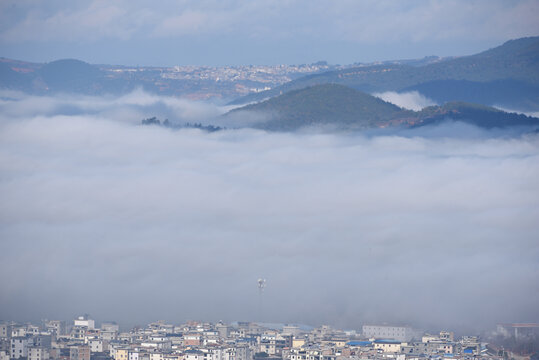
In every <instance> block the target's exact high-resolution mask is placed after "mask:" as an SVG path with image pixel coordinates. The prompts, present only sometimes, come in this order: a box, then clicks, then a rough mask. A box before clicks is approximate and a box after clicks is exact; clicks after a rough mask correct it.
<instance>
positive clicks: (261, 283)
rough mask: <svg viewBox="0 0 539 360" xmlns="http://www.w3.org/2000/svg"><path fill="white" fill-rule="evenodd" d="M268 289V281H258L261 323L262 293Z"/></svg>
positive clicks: (259, 318)
mask: <svg viewBox="0 0 539 360" xmlns="http://www.w3.org/2000/svg"><path fill="white" fill-rule="evenodd" d="M265 287H266V279H262V278H260V279H258V321H261V320H262V319H261V314H262V293H263V292H264V288H265Z"/></svg>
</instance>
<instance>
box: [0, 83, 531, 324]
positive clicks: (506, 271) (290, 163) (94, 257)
mask: <svg viewBox="0 0 539 360" xmlns="http://www.w3.org/2000/svg"><path fill="white" fill-rule="evenodd" d="M384 96H389V97H391V98H393V99H394V101H400V102H401V103H407V104H408V106H409V107H413V106H418V105H417V104H414V102H417V103H418V104H421V103H422V102H424V101H425V99H424V98H420V97H418V96H417V94H408V95H405V96H403V98H402V99H400V100H399V99H395V97H396V95H395V94H389V95H388V94H386V95H384ZM157 110H159V111H161V112H160V113H159V112H156V111H157ZM223 111H224V109H222V108H219V107H216V106H214V105H211V104H204V103H193V102H189V101H186V100H182V99H176V98H168V97H158V96H155V95H151V94H147V93H144V92H143V91H140V90H139V91H135V92H133V93H131V94H127V95H124V96H120V97H110V96H109V97H88V96H77V95H66V94H64V95H62V96H58V97H52V96H50V97H49V96H30V95H25V94H21V93H16V92H10V91H2V92H1V93H0V174H1V175H0V198H1V199H2V201H1V202H0V239H1V249H2V250H1V251H0V287H1V288H2V291H1V292H0V319H6V320H16V321H39V320H40V319H43V318H49V319H51V318H52V319H65V320H70V319H72V318H74V317H75V316H77V315H80V314H85V313H88V314H90V315H92V316H93V317H94V318H95V319H96V320H98V321H105V320H114V321H118V322H119V323H120V324H121V325H122V326H123V327H124V328H129V327H130V326H133V325H136V324H139V325H143V324H145V323H148V322H151V321H155V320H158V319H165V320H167V321H169V322H171V323H176V324H178V323H181V322H183V321H185V320H188V319H195V320H208V321H218V320H224V321H238V320H239V321H266V322H283V323H302V324H307V325H312V326H317V325H321V324H330V325H333V326H337V327H340V328H347V329H356V330H358V329H360V326H361V325H362V324H365V323H382V322H387V323H391V324H396V325H400V324H409V325H413V326H416V327H419V328H423V329H433V330H440V329H452V330H461V331H478V330H483V329H486V330H489V329H494V325H495V324H496V323H498V322H538V321H539V308H538V307H537V304H538V303H539V283H538V282H537V279H538V278H539V266H538V262H537V259H539V243H538V242H537V234H538V233H539V225H538V222H537V219H538V218H539V206H538V204H539V187H538V186H537V178H538V177H539V166H538V164H539V135H537V133H535V134H523V135H522V134H509V133H507V132H501V131H499V130H498V131H485V130H481V129H478V128H475V127H473V126H469V125H465V124H459V123H449V124H446V125H443V126H438V127H427V128H423V129H420V130H415V131H411V130H402V131H396V132H395V131H393V132H392V131H387V132H384V131H382V132H378V133H377V132H374V133H370V134H323V133H318V132H309V131H304V132H299V133H267V132H263V131H258V130H250V129H240V130H226V131H221V132H215V133H205V132H202V131H199V130H195V129H184V130H178V131H172V130H170V129H166V128H162V127H157V126H138V125H139V124H140V119H143V118H145V117H148V116H153V115H158V116H159V117H160V118H161V119H163V117H162V116H164V115H167V116H168V115H170V114H176V116H178V117H181V118H182V119H184V120H188V121H191V122H197V121H202V120H204V119H208V118H210V117H215V115H218V114H220V113H222V112H223ZM258 278H265V279H266V280H267V287H266V289H265V292H264V293H263V295H262V298H261V299H260V298H259V294H258V291H257V279H258Z"/></svg>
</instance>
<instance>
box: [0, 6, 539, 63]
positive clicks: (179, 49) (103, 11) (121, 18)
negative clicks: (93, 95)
mask: <svg viewBox="0 0 539 360" xmlns="http://www.w3.org/2000/svg"><path fill="white" fill-rule="evenodd" d="M538 18H539V2H538V1H536V0H509V1H507V0H474V1H469V0H408V1H393V0H361V1H357V0H338V1H327V0H326V1H324V0H257V1H250V0H225V1H223V0H163V1H158V2H155V1H154V2H149V1H144V0H90V1H87V0H49V1H34V0H3V1H2V2H0V56H4V57H8V58H16V59H21V60H28V61H36V62H48V61H53V60H57V59H61V58H77V59H80V60H84V61H87V62H90V63H105V64H125V65H154V66H172V65H187V64H194V65H239V64H302V63H312V62H316V61H319V60H326V61H328V62H330V63H333V64H350V63H355V62H371V61H377V60H389V59H402V58H421V57H423V56H429V55H438V56H452V55H455V56H458V55H469V54H473V53H477V52H480V51H484V50H486V49H488V48H491V47H494V46H498V45H500V44H501V43H503V42H504V41H507V40H510V39H515V38H519V37H524V36H537V35H538V34H539V22H538V21H537V19H538Z"/></svg>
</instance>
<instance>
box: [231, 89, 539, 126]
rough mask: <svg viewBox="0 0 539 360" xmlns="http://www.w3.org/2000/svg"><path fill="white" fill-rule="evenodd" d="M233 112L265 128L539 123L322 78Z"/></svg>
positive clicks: (480, 107) (471, 106)
mask: <svg viewBox="0 0 539 360" xmlns="http://www.w3.org/2000/svg"><path fill="white" fill-rule="evenodd" d="M235 118H239V119H245V118H252V119H257V121H256V122H254V123H252V124H250V126H251V127H254V128H259V129H264V130H270V131H294V130H298V129H301V128H304V127H311V126H317V127H326V128H330V129H336V130H362V129H371V128H385V127H390V126H405V127H417V126H423V125H428V124H435V123H439V122H442V121H444V120H447V119H451V120H455V121H461V122H466V123H470V124H473V125H476V126H479V127H483V128H495V127H501V128H503V127H512V126H528V127H534V128H536V127H539V119H537V118H534V117H529V116H526V115H522V114H515V113H508V112H505V111H501V110H498V109H495V108H492V107H488V106H484V105H478V104H471V103H464V102H450V103H447V104H445V105H442V106H430V107H427V108H425V109H423V110H421V111H411V110H405V109H402V108H400V107H398V106H395V105H393V104H391V103H388V102H385V101H383V100H381V99H379V98H377V97H374V96H372V95H369V94H367V93H364V92H361V91H358V90H355V89H352V88H350V87H347V86H343V85H339V84H321V85H314V86H311V87H307V88H303V89H300V90H292V91H289V92H287V93H284V94H282V95H279V96H277V97H274V98H271V99H268V100H266V101H263V102H260V103H256V104H250V105H246V106H244V107H241V108H237V109H234V110H232V111H230V112H229V113H227V114H225V115H224V119H225V121H226V120H234V119H235Z"/></svg>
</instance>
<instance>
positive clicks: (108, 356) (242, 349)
mask: <svg viewBox="0 0 539 360" xmlns="http://www.w3.org/2000/svg"><path fill="white" fill-rule="evenodd" d="M538 334H539V324H500V325H498V327H497V329H496V330H495V332H494V333H493V336H495V337H497V338H498V339H501V340H502V343H503V342H504V341H509V342H512V343H513V344H516V343H519V342H520V343H526V342H529V341H532V343H533V342H534V341H535V342H536V341H537V338H538ZM533 351H535V355H534V354H533V353H532V352H533ZM536 351H537V349H532V348H528V349H527V350H525V351H523V352H524V353H520V354H516V353H513V352H510V351H509V349H508V348H507V347H506V348H504V346H503V345H501V346H500V345H499V344H498V345H495V344H492V343H487V342H484V341H483V340H482V339H481V338H480V337H478V336H463V337H461V338H456V337H455V335H454V333H452V332H449V331H440V332H438V333H435V334H428V333H424V332H421V331H418V330H416V329H413V328H411V327H407V326H389V325H364V326H363V328H362V331H361V332H357V331H354V330H351V331H345V330H338V329H334V328H332V327H330V326H321V327H318V328H309V327H306V326H298V325H269V324H258V323H252V322H237V323H232V324H225V323H223V322H218V323H216V324H213V323H208V322H196V321H189V322H187V323H185V324H182V325H173V324H169V323H166V322H164V321H157V322H154V323H151V324H148V325H147V326H145V327H135V328H133V329H131V330H130V331H128V332H122V331H120V327H119V325H118V324H117V323H115V322H103V323H102V324H101V325H100V326H99V327H98V326H96V322H95V321H94V320H93V319H92V318H91V317H89V316H88V315H84V316H79V317H77V318H76V319H74V321H73V322H72V323H70V324H67V323H66V322H65V321H59V320H44V321H43V322H42V324H41V325H34V324H18V323H14V322H4V323H2V324H0V360H10V359H21V360H277V359H279V360H281V359H282V360H367V359H379V360H382V359H394V360H422V359H433V360H472V359H474V360H508V359H515V360H524V359H530V358H536V357H537V352H536ZM526 352H528V353H527V354H526Z"/></svg>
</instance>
